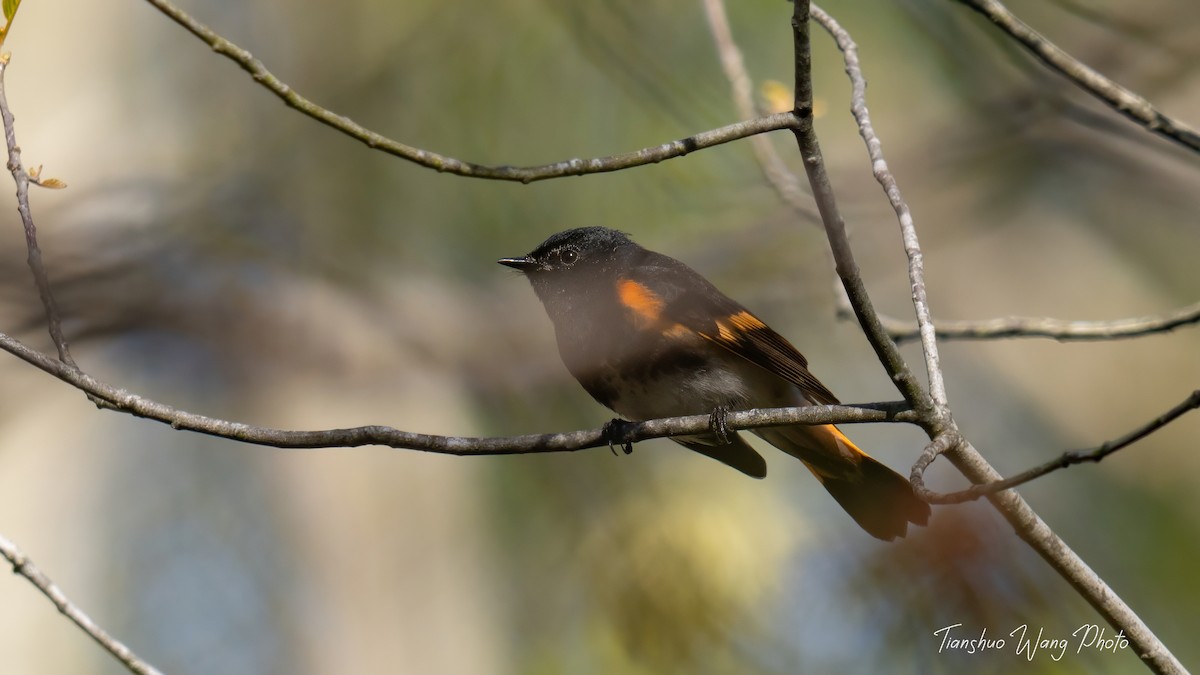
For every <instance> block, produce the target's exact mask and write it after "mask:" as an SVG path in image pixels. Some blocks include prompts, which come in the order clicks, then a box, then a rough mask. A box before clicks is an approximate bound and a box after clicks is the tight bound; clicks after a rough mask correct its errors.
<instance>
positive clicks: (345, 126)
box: [146, 0, 796, 183]
mask: <svg viewBox="0 0 1200 675" xmlns="http://www.w3.org/2000/svg"><path fill="white" fill-rule="evenodd" d="M146 1H147V2H149V3H150V4H151V5H153V6H154V7H156V8H157V9H158V10H159V11H161V12H162V13H163V14H165V15H167V16H168V17H170V18H171V19H172V20H173V21H175V23H178V24H179V25H180V26H183V27H184V28H186V29H187V30H188V32H190V33H191V34H192V35H195V36H196V37H198V38H200V39H201V40H202V41H204V42H205V43H206V44H207V45H208V46H209V47H211V48H212V50H213V51H215V52H216V53H218V54H220V55H221V56H224V57H226V58H228V59H229V60H231V61H233V62H234V63H236V64H238V66H240V67H241V68H242V70H245V71H246V72H247V73H250V75H251V76H252V77H253V78H254V81H255V82H257V83H259V84H260V85H262V86H263V87H265V88H266V89H267V90H268V91H270V92H271V93H273V94H275V95H276V96H278V97H279V98H280V99H282V100H283V102H284V103H286V104H287V105H288V106H290V107H291V108H294V109H295V110H297V111H299V112H301V113H303V114H305V115H307V116H309V117H311V118H313V119H314V120H316V121H318V122H320V123H321V124H324V125H326V126H328V127H331V128H333V129H336V130H337V131H340V132H342V133H343V134H346V135H347V136H349V137H351V138H354V139H357V140H359V141H362V142H363V143H365V144H366V145H367V147H370V148H373V149H376V150H380V151H382V152H386V153H388V154H389V155H394V156H396V157H399V158H401V159H405V160H408V161H410V162H413V163H416V164H420V165H421V166H425V167H428V168H430V169H436V170H437V171H440V172H444V173H449V174H453V175H457V176H467V177H470V178H486V179H490V180H504V181H517V182H521V183H532V182H534V181H539V180H546V179H549V178H561V177H564V176H582V175H584V174H591V173H605V172H609V171H618V170H620V169H629V168H632V167H635V166H644V165H646V164H655V163H657V162H661V161H663V160H667V159H673V158H675V157H682V156H684V155H686V154H688V153H690V152H695V151H696V150H703V149H705V148H710V147H713V146H715V145H721V144H723V143H728V142H730V141H736V140H738V139H741V138H746V137H749V136H754V135H756V134H761V133H765V132H768V131H778V130H780V129H790V128H792V127H793V126H795V124H796V119H795V117H793V116H792V114H791V113H790V112H787V113H779V114H776V115H767V116H765V117H756V118H754V119H751V120H746V121H743V122H738V123H737V124H730V125H727V126H723V127H721V128H719V129H713V130H711V131H703V132H700V133H698V134H694V135H692V136H688V137H687V138H683V139H680V140H677V141H671V142H670V143H663V144H662V145H656V146H652V147H649V148H643V149H642V150H638V151H636V152H628V153H624V154H620V155H611V156H608V157H596V158H592V159H578V158H576V159H568V160H563V161H561V162H555V163H553V164H543V165H539V166H507V165H504V166H488V165H484V164H475V163H472V162H465V161H463V160H460V159H455V158H453V157H447V156H445V155H440V154H438V153H436V152H430V151H429V150H422V149H421V148H415V147H412V146H410V145H405V144H404V143H401V142H399V141H395V140H392V139H390V138H388V137H386V136H383V135H382V134H379V133H376V132H374V131H371V130H370V129H368V128H366V127H364V126H362V125H360V124H358V123H356V122H354V121H353V120H351V119H350V118H348V117H344V116H342V115H339V114H337V113H335V112H332V111H330V110H327V109H325V108H322V107H321V106H319V105H317V104H315V103H313V102H312V101H310V100H308V99H307V98H305V97H303V96H301V95H300V94H298V93H297V92H296V91H295V90H294V89H292V88H291V87H290V86H288V85H287V84H286V83H284V82H282V81H280V80H279V78H277V77H275V75H274V74H272V73H271V71H269V70H267V67H266V66H264V65H263V63H262V61H259V60H258V59H256V58H254V56H253V55H251V54H250V52H248V51H246V50H245V49H242V48H241V47H239V46H237V45H235V44H234V43H232V42H230V41H229V40H226V39H225V38H223V37H221V36H220V35H218V34H217V33H216V32H214V31H213V30H212V29H211V28H209V27H208V26H205V25H204V24H202V23H200V22H199V21H197V20H196V19H194V18H193V17H192V16H190V15H189V14H188V13H187V12H184V11H183V10H182V9H179V8H178V7H176V6H175V5H173V4H171V3H170V2H167V0H146Z"/></svg>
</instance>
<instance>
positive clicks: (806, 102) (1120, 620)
mask: <svg viewBox="0 0 1200 675" xmlns="http://www.w3.org/2000/svg"><path fill="white" fill-rule="evenodd" d="M794 3H795V11H794V13H793V16H792V31H793V35H794V36H795V50H796V53H795V60H796V115H797V117H799V118H800V125H799V126H798V127H797V128H796V129H795V130H794V133H795V135H796V138H797V141H798V143H799V145H800V152H801V155H802V156H803V158H804V165H805V170H806V171H807V172H808V176H809V181H810V182H811V183H812V185H813V195H814V197H815V199H816V201H817V207H818V209H819V210H820V212H821V216H822V220H823V221H824V223H825V228H826V233H827V235H828V237H829V241H830V246H831V248H832V249H833V252H834V257H835V259H836V260H837V265H838V274H839V276H841V277H842V281H843V284H844V285H845V286H846V291H847V295H848V296H849V300H850V303H851V305H852V307H853V308H854V312H855V315H856V316H857V317H858V320H859V323H860V324H861V325H862V327H863V331H864V333H865V334H866V336H867V339H868V340H869V341H870V342H871V345H872V347H873V348H874V349H875V351H876V354H878V355H879V358H880V361H881V362H882V363H883V364H884V367H885V368H886V369H887V371H888V373H889V374H890V375H891V376H892V379H893V380H894V381H895V382H896V385H897V387H898V388H899V389H900V391H901V392H902V393H903V394H904V397H905V399H906V400H907V401H908V402H909V403H910V405H912V406H913V408H914V410H915V412H916V413H917V416H918V418H919V424H921V425H922V427H924V428H925V430H926V432H927V433H928V434H929V436H930V439H931V441H932V443H931V444H930V448H927V450H926V453H923V457H924V456H925V454H928V455H930V457H929V460H928V461H930V462H931V461H933V458H936V457H937V455H938V454H941V453H942V452H945V453H946V456H947V458H948V459H949V460H950V461H951V462H952V463H953V464H954V466H955V467H956V468H958V470H959V471H960V472H962V473H963V475H965V476H966V477H967V479H968V480H970V481H971V482H973V483H988V482H992V481H996V480H1000V479H1001V478H1002V477H1001V476H1000V475H999V474H998V473H997V472H996V470H995V469H994V468H992V466H991V465H990V464H989V463H988V462H987V460H986V459H984V457H983V455H981V454H979V451H977V450H976V449H975V448H974V447H973V446H972V445H971V444H970V443H969V442H968V441H966V440H965V439H963V438H962V437H961V435H960V434H959V432H958V429H957V426H956V425H955V424H954V420H953V418H952V417H951V416H950V413H949V410H948V408H945V407H942V406H938V405H934V404H933V401H932V400H930V399H929V398H928V397H926V396H925V395H924V392H923V391H921V389H920V386H919V385H918V384H917V383H916V378H915V377H913V375H912V372H911V371H910V370H908V368H907V366H906V365H905V364H904V362H903V359H902V358H901V357H900V355H899V352H898V350H897V348H896V345H895V342H893V341H892V339H891V338H890V337H889V336H888V335H887V333H886V331H884V330H883V327H882V325H881V324H880V321H879V317H878V315H876V314H875V311H874V309H873V307H872V306H871V303H870V299H869V298H868V297H867V294H866V290H865V287H864V286H863V284H862V281H861V277H860V275H859V273H858V267H857V264H856V263H855V262H854V256H853V251H852V250H851V249H850V245H849V242H848V241H847V239H846V233H845V225H844V223H842V221H841V217H840V216H839V215H838V212H837V207H836V204H835V203H834V201H833V191H832V189H831V188H830V187H829V182H828V176H827V175H826V174H825V171H824V167H823V162H822V160H821V155H820V149H819V147H818V145H817V141H816V134H815V131H814V130H813V124H812V114H811V113H812V110H811V103H812V81H811V77H810V71H811V67H812V55H811V52H810V43H809V30H808V19H809V14H810V9H809V0H794ZM848 65H849V64H848ZM866 137H867V134H865V133H864V138H866ZM874 156H875V153H872V157H873V161H874ZM890 196H891V195H889V197H890ZM910 224H911V223H910ZM910 245H911V246H914V247H915V245H916V241H915V238H914V239H913V240H912V241H911V242H910V241H908V240H906V241H905V246H906V248H909V247H910ZM911 269H912V268H911V266H910V273H911ZM919 271H920V270H919V268H918V269H917V272H919ZM913 281H914V286H915V285H916V284H917V283H918V282H919V283H921V284H922V285H923V280H922V279H921V278H920V276H919V275H918V276H917V277H916V278H915V279H914V280H913ZM916 291H917V289H916V288H914V299H915V296H916ZM923 337H926V335H925V334H923ZM930 337H932V336H930ZM930 337H926V339H930ZM934 365H936V363H935V364H934ZM988 500H989V501H990V502H991V503H992V505H993V506H995V508H996V510H998V511H999V512H1000V513H1001V515H1003V516H1004V518H1005V519H1006V520H1008V522H1009V524H1011V525H1012V527H1013V530H1014V531H1015V532H1016V533H1017V536H1019V537H1020V538H1021V539H1022V540H1023V541H1025V542H1026V543H1027V544H1028V545H1029V546H1030V547H1031V548H1032V549H1034V550H1035V551H1037V553H1038V554H1039V555H1041V556H1042V558H1043V559H1044V560H1046V562H1048V563H1049V564H1050V566H1051V567H1053V568H1054V569H1055V571H1057V572H1058V573H1059V574H1060V575H1061V576H1062V577H1063V578H1064V579H1065V580H1066V581H1067V582H1068V583H1070V584H1071V586H1072V587H1074V588H1075V590H1076V591H1077V592H1078V593H1079V594H1080V595H1081V596H1082V597H1083V598H1084V599H1086V600H1087V601H1088V603H1090V604H1091V605H1092V607H1094V608H1095V609H1096V610H1097V611H1098V612H1099V613H1100V614H1101V615H1102V616H1104V617H1105V619H1106V620H1107V621H1108V622H1109V623H1110V624H1111V625H1113V626H1115V627H1119V628H1120V629H1121V630H1123V631H1124V632H1125V634H1126V635H1127V636H1128V638H1129V641H1130V643H1131V644H1132V645H1133V647H1134V649H1135V650H1136V652H1137V654H1138V656H1139V658H1141V659H1142V661H1143V663H1145V664H1146V665H1147V667H1149V668H1150V669H1152V670H1154V671H1155V672H1162V673H1184V672H1186V671H1185V670H1184V668H1183V665H1182V664H1181V663H1179V661H1178V659H1176V658H1175V656H1174V655H1173V654H1172V653H1171V652H1170V650H1168V649H1167V648H1166V646H1165V645H1164V644H1163V643H1162V642H1161V641H1160V640H1159V639H1158V637H1157V636H1155V635H1154V633H1153V632H1152V631H1151V630H1150V628H1149V627H1148V626H1146V624H1145V623H1144V622H1143V621H1142V620H1141V619H1140V618H1139V617H1138V616H1137V614H1136V613H1134V611H1133V610H1132V609H1131V608H1130V607H1129V606H1128V605H1127V604H1125V602H1124V601H1123V600H1122V599H1121V598H1120V596H1118V595H1117V594H1116V593H1115V592H1113V590H1112V589H1111V588H1110V587H1109V586H1108V585H1107V584H1106V583H1105V582H1104V580H1103V579H1101V578H1100V576H1099V575H1097V574H1096V573H1095V572H1094V571H1093V570H1092V569H1091V568H1090V567H1088V565H1087V563H1085V562H1084V561H1083V559H1082V558H1080V557H1079V556H1078V555H1077V554H1076V553H1075V552H1074V551H1072V550H1071V549H1070V547H1068V546H1067V545H1066V543H1065V542H1063V540H1062V539H1061V538H1059V537H1058V535H1057V534H1055V533H1054V531H1053V530H1052V529H1051V528H1050V526H1048V525H1047V524H1046V523H1045V521H1043V520H1042V519H1041V518H1040V517H1039V516H1038V515H1037V513H1036V512H1035V511H1034V510H1033V509H1032V508H1031V507H1030V506H1029V504H1028V503H1026V502H1025V500H1023V499H1022V498H1021V497H1020V495H1018V494H1016V493H1015V492H1013V491H1007V492H1001V493H997V494H993V495H989V496H988Z"/></svg>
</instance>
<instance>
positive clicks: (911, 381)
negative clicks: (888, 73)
mask: <svg viewBox="0 0 1200 675" xmlns="http://www.w3.org/2000/svg"><path fill="white" fill-rule="evenodd" d="M794 4H795V11H794V13H793V15H792V34H793V40H794V43H795V56H796V105H795V111H794V112H795V115H796V117H798V118H799V119H800V124H799V125H798V126H797V127H796V128H795V129H793V130H792V132H793V133H794V134H795V135H796V143H797V145H798V146H799V148H800V156H801V158H803V160H804V171H805V173H807V174H808V181H809V183H810V184H811V186H812V191H813V199H815V200H816V202H817V210H818V211H819V212H820V213H821V221H822V222H823V223H824V225H825V235H826V237H827V238H828V239H829V246H830V248H831V249H832V251H833V259H834V262H835V265H836V268H837V273H838V277H840V278H841V280H842V285H843V286H844V287H845V289H846V295H847V297H848V298H849V300H850V304H851V306H852V307H853V308H854V315H855V316H856V317H858V322H859V324H860V325H861V326H862V329H863V332H864V333H865V334H866V336H867V340H868V341H870V343H871V347H872V348H873V349H874V350H875V354H876V356H878V357H879V362H880V363H881V364H883V367H884V369H885V370H886V371H887V374H888V376H889V377H891V378H892V381H893V382H895V384H896V387H897V389H899V390H900V393H901V394H902V395H903V396H904V400H905V401H908V404H909V405H911V406H912V407H913V408H914V409H915V410H916V411H917V412H918V414H919V415H920V416H921V417H922V422H927V421H929V419H930V418H929V417H928V416H927V415H926V412H927V411H929V410H930V409H931V408H932V402H931V401H930V399H929V396H928V394H926V393H925V391H924V390H923V389H922V388H921V384H920V383H919V382H918V381H917V378H916V376H915V375H914V374H913V372H912V370H910V369H909V367H908V364H906V363H905V362H904V357H903V356H902V355H901V354H900V350H899V349H898V348H897V347H896V343H895V342H893V341H892V339H891V338H890V337H888V334H887V331H885V330H884V328H883V325H882V324H881V323H880V322H879V315H878V314H876V312H875V308H874V305H873V303H872V302H871V297H870V295H868V294H867V288H866V285H865V284H864V283H863V280H862V273H861V272H860V270H859V267H858V262H857V261H856V260H855V259H854V253H853V251H852V250H851V249H850V238H849V237H848V236H847V235H846V223H845V221H843V220H842V216H841V213H840V211H839V210H838V205H837V199H836V198H835V197H834V194H833V186H832V185H831V184H830V182H829V174H828V173H827V172H826V170H825V162H824V160H823V159H822V157H821V146H820V143H819V142H818V141H817V134H816V131H815V130H814V128H813V110H812V102H813V91H812V52H811V49H810V38H809V27H808V17H809V0H795V3H794Z"/></svg>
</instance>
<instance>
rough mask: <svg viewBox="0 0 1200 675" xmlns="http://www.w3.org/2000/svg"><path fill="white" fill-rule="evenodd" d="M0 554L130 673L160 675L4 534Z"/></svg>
mask: <svg viewBox="0 0 1200 675" xmlns="http://www.w3.org/2000/svg"><path fill="white" fill-rule="evenodd" d="M0 556H4V558H5V559H6V560H8V562H9V564H10V565H12V569H13V573H14V574H19V575H21V576H23V577H25V579H27V580H28V581H29V583H31V584H33V585H34V586H35V587H36V588H37V589H38V590H39V591H41V592H42V595H45V596H46V597H47V598H50V602H53V603H54V606H55V607H57V608H58V611H59V612H62V613H63V615H65V616H66V617H67V618H68V619H70V620H71V621H72V622H74V624H75V625H76V626H79V627H80V628H81V629H83V632H85V633H87V634H88V635H90V636H91V638H92V639H93V640H95V641H96V642H97V643H99V645H100V646H101V647H103V648H104V649H105V650H106V651H108V653H110V654H112V655H113V656H114V657H116V659H117V660H118V661H120V662H121V663H122V664H123V665H124V666H125V667H126V668H128V669H129V670H130V672H134V673H139V674H142V675H151V674H153V675H158V672H159V671H158V669H156V668H155V667H154V666H152V665H150V664H149V663H146V662H145V661H143V660H142V659H140V658H139V657H138V655H137V654H134V653H133V650H131V649H130V648H129V647H126V646H125V645H124V644H122V643H121V642H120V641H119V640H117V639H116V638H114V637H113V636H111V635H109V634H108V632H107V631H105V630H104V629H103V628H101V627H100V626H98V625H97V624H96V622H95V621H92V619H91V617H89V616H88V615H87V614H85V613H84V612H83V610H81V609H79V607H77V606H76V605H75V604H74V603H72V602H71V601H70V600H69V599H68V598H67V596H66V595H65V594H64V593H63V592H62V590H60V589H59V588H58V586H57V585H55V583H54V582H53V581H51V580H50V578H49V577H47V576H46V575H45V574H44V573H43V572H42V571H41V570H39V569H38V568H37V567H36V566H34V564H33V562H32V561H30V560H29V557H28V556H26V555H25V554H24V553H23V552H22V551H21V549H19V548H17V545H16V544H14V543H12V542H11V541H9V540H8V539H7V538H6V537H5V536H4V535H2V534H0Z"/></svg>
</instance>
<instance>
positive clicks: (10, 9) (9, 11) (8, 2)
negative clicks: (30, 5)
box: [4, 0, 21, 28]
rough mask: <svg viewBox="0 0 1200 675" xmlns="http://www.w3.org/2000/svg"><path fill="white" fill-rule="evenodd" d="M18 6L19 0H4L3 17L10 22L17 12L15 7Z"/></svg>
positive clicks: (19, 4)
mask: <svg viewBox="0 0 1200 675" xmlns="http://www.w3.org/2000/svg"><path fill="white" fill-rule="evenodd" d="M20 6H21V0H4V19H5V20H6V21H8V22H9V23H12V20H13V17H14V16H16V14H17V8H18V7H20ZM5 28H7V26H5Z"/></svg>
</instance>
